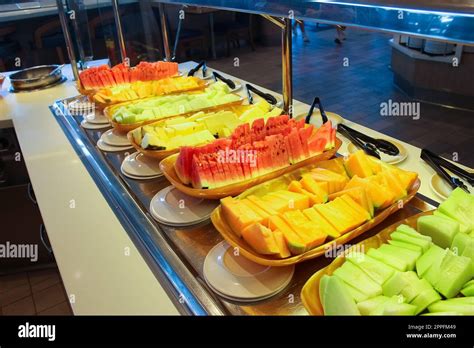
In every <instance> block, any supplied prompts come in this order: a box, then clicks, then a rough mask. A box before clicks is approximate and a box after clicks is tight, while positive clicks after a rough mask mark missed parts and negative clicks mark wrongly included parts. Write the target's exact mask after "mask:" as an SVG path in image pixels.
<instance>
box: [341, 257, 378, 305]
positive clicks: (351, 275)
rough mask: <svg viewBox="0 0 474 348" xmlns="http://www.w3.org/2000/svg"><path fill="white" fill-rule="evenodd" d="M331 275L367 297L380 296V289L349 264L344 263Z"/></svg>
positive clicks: (365, 275)
mask: <svg viewBox="0 0 474 348" xmlns="http://www.w3.org/2000/svg"><path fill="white" fill-rule="evenodd" d="M333 274H334V275H335V276H336V277H339V278H340V279H341V280H343V281H345V282H346V283H348V284H349V285H351V286H353V287H354V288H356V289H357V290H359V291H360V292H362V293H364V294H366V295H368V296H369V297H374V296H377V295H381V294H382V287H381V286H380V285H379V284H377V283H376V282H374V281H373V280H372V279H370V278H369V276H368V275H367V274H365V273H364V272H363V271H361V270H360V269H359V268H358V267H357V266H355V265H354V264H352V263H350V262H344V264H343V265H342V266H341V267H339V268H338V269H336V270H335V271H334V273H333Z"/></svg>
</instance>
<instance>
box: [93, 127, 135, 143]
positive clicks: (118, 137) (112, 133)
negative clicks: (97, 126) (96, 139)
mask: <svg viewBox="0 0 474 348" xmlns="http://www.w3.org/2000/svg"><path fill="white" fill-rule="evenodd" d="M100 139H101V140H102V141H103V142H104V143H106V144H108V145H111V146H130V145H132V144H130V141H129V140H128V138H127V135H126V134H120V133H117V131H116V130H115V129H113V128H112V129H109V130H108V131H106V132H105V133H104V134H102V135H101V137H100Z"/></svg>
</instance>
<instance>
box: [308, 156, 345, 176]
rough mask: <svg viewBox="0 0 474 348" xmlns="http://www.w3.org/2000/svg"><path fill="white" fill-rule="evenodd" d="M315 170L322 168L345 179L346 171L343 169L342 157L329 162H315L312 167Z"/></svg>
mask: <svg viewBox="0 0 474 348" xmlns="http://www.w3.org/2000/svg"><path fill="white" fill-rule="evenodd" d="M314 167H315V168H324V169H327V170H330V171H331V172H334V173H337V174H341V175H343V176H345V177H347V172H346V169H345V168H344V157H336V158H333V159H330V160H326V161H321V162H317V163H316V164H315V165H314Z"/></svg>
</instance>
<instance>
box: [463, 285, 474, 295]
mask: <svg viewBox="0 0 474 348" xmlns="http://www.w3.org/2000/svg"><path fill="white" fill-rule="evenodd" d="M461 294H463V295H464V296H474V284H471V285H468V286H466V287H464V288H462V290H461Z"/></svg>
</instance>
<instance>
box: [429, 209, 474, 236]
mask: <svg viewBox="0 0 474 348" xmlns="http://www.w3.org/2000/svg"><path fill="white" fill-rule="evenodd" d="M433 215H434V216H439V217H442V218H444V219H448V220H451V221H456V222H457V223H459V232H463V233H469V232H470V231H471V230H470V229H469V226H467V225H465V224H463V223H462V221H457V220H455V219H453V218H452V217H450V216H448V215H446V214H443V213H442V212H440V211H439V210H435V211H434V212H433Z"/></svg>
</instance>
